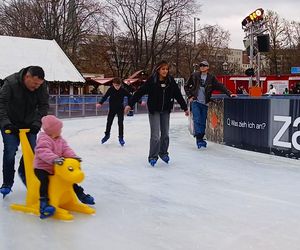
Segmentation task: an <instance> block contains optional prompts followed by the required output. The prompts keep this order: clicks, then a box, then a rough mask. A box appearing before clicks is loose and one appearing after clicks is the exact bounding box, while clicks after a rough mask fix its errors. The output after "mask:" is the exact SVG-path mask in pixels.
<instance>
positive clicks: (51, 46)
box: [0, 36, 85, 82]
mask: <svg viewBox="0 0 300 250" xmlns="http://www.w3.org/2000/svg"><path fill="white" fill-rule="evenodd" d="M30 65H37V66H41V67H42V68H43V69H44V70H45V78H46V80H48V81H60V82H65V81H70V82H85V80H84V78H83V77H82V75H81V74H80V73H79V72H78V70H77V69H76V68H75V66H74V65H73V64H72V62H71V61H70V59H69V58H68V57H67V56H66V54H65V53H64V52H63V50H62V49H61V48H60V47H59V45H58V44H57V43H56V41H55V40H41V39H32V38H22V37H11V36H0V79H4V78H5V77H7V76H9V75H11V74H13V73H15V72H18V71H19V70H20V69H22V68H25V67H28V66H30Z"/></svg>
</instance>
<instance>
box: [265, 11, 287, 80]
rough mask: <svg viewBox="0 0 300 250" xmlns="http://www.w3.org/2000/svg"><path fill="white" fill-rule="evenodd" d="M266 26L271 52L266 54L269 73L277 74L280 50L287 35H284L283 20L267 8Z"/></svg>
mask: <svg viewBox="0 0 300 250" xmlns="http://www.w3.org/2000/svg"><path fill="white" fill-rule="evenodd" d="M266 20H267V28H268V31H269V34H270V46H271V52H270V53H269V54H268V57H269V60H270V73H271V74H272V73H273V74H274V73H275V74H276V75H278V74H279V73H280V72H279V63H280V61H282V60H281V57H282V55H281V53H280V50H281V49H282V48H283V47H284V45H285V43H286V40H287V37H286V35H285V22H284V20H283V19H282V18H280V16H279V15H278V13H276V12H274V11H271V10H268V11H267V15H266Z"/></svg>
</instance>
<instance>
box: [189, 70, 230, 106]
mask: <svg viewBox="0 0 300 250" xmlns="http://www.w3.org/2000/svg"><path fill="white" fill-rule="evenodd" d="M200 80H201V73H200V72H194V73H193V74H192V75H191V76H190V78H189V79H188V81H187V82H186V83H185V85H184V90H185V93H186V94H187V96H188V98H191V97H194V98H197V96H198V91H199V88H200ZM214 90H219V91H221V92H223V93H224V94H226V95H228V96H230V95H231V92H230V91H229V90H228V89H227V88H226V87H225V86H224V85H223V84H222V83H219V82H218V80H217V78H216V77H215V76H213V75H211V74H209V73H208V74H207V78H206V81H205V103H209V102H210V100H211V95H212V92H213V91H214Z"/></svg>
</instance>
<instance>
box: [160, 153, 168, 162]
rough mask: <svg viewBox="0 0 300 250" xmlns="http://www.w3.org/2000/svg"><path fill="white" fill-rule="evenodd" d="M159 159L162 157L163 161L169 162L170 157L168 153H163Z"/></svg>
mask: <svg viewBox="0 0 300 250" xmlns="http://www.w3.org/2000/svg"><path fill="white" fill-rule="evenodd" d="M160 159H162V160H163V161H164V162H165V163H167V164H168V163H169V161H170V157H169V156H168V155H163V156H160Z"/></svg>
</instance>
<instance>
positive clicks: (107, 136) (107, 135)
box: [101, 132, 110, 144]
mask: <svg viewBox="0 0 300 250" xmlns="http://www.w3.org/2000/svg"><path fill="white" fill-rule="evenodd" d="M109 137H110V134H109V133H106V132H105V136H104V137H103V138H102V140H101V143H102V144H103V143H105V142H106V141H107V140H108V139H109Z"/></svg>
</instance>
